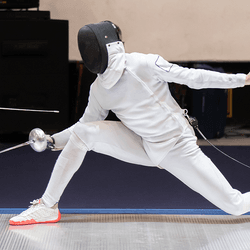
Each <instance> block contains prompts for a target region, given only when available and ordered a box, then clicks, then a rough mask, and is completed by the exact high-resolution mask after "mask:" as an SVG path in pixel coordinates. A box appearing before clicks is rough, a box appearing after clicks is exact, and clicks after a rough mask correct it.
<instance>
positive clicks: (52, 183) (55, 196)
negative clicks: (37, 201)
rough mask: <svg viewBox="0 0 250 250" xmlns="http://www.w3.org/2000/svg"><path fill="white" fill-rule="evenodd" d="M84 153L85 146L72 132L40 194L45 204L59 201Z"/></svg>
mask: <svg viewBox="0 0 250 250" xmlns="http://www.w3.org/2000/svg"><path fill="white" fill-rule="evenodd" d="M86 153H87V148H86V146H85V145H84V144H83V143H82V142H81V141H80V139H78V137H76V135H74V134H73V135H72V136H71V137H70V140H69V141H68V143H67V145H66V146H65V148H64V149H63V151H62V152H61V154H60V155H59V157H58V159H57V161H56V164H55V166H54V169H53V172H52V174H51V177H50V180H49V183H48V186H47V188H46V190H45V193H44V194H43V196H42V199H43V202H44V204H45V205H46V206H48V207H52V206H54V205H55V203H57V202H59V200H60V197H61V195H62V193H63V191H64V189H65V188H66V186H67V185H68V183H69V181H70V180H71V178H72V176H73V175H74V173H75V172H76V171H77V170H78V169H79V167H80V166H81V164H82V162H83V159H84V157H85V155H86Z"/></svg>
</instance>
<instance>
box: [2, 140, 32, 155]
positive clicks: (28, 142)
mask: <svg viewBox="0 0 250 250" xmlns="http://www.w3.org/2000/svg"><path fill="white" fill-rule="evenodd" d="M34 142H35V141H33V140H31V141H26V142H24V143H21V144H19V145H16V146H14V147H11V148H7V149H4V150H2V151H0V154H2V153H5V152H8V151H10V150H12V149H16V148H21V147H23V146H26V145H30V144H31V143H34Z"/></svg>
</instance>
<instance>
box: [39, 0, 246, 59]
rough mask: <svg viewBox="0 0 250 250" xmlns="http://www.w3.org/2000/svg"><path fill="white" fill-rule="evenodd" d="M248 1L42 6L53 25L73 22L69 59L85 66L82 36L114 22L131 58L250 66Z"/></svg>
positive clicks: (53, 2)
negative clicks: (151, 55)
mask: <svg viewBox="0 0 250 250" xmlns="http://www.w3.org/2000/svg"><path fill="white" fill-rule="evenodd" d="M249 6H250V5H249V0H227V1H226V0H70V1H66V0H40V10H50V11H51V17H52V18H53V19H64V20H69V43H70V44H69V48H70V50H69V58H70V60H81V58H80V55H79V52H78V48H77V33H78V30H79V29H80V28H81V27H82V26H84V25H85V24H88V23H96V22H99V21H103V20H111V21H113V22H114V23H117V24H118V25H119V26H120V28H121V29H122V31H123V40H124V41H125V47H126V51H127V52H133V51H136V52H143V53H159V54H161V55H162V56H163V57H165V59H166V60H169V61H183V60H184V61H186V60H191V61H192V60H213V61H214V60H222V61H238V60H239V61H247V60H250V8H249Z"/></svg>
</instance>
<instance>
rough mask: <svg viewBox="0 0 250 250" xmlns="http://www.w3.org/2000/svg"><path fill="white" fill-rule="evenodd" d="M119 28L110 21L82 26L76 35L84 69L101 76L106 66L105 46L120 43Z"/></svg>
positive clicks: (106, 52)
mask: <svg viewBox="0 0 250 250" xmlns="http://www.w3.org/2000/svg"><path fill="white" fill-rule="evenodd" d="M120 36H121V31H120V29H119V27H117V26H116V25H115V24H113V23H112V22H110V21H104V22H100V23H96V24H88V25H85V26H83V27H82V28H81V29H80V30H79V33H78V47H79V51H80V54H81V57H82V60H83V63H84V64H85V66H86V68H87V69H88V70H89V71H91V72H92V73H94V74H102V73H104V71H105V70H106V68H107V66H108V51H107V47H106V45H107V44H109V43H112V42H116V41H121V38H120Z"/></svg>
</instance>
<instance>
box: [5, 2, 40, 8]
mask: <svg viewBox="0 0 250 250" xmlns="http://www.w3.org/2000/svg"><path fill="white" fill-rule="evenodd" d="M29 8H39V0H1V1H0V9H29Z"/></svg>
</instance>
